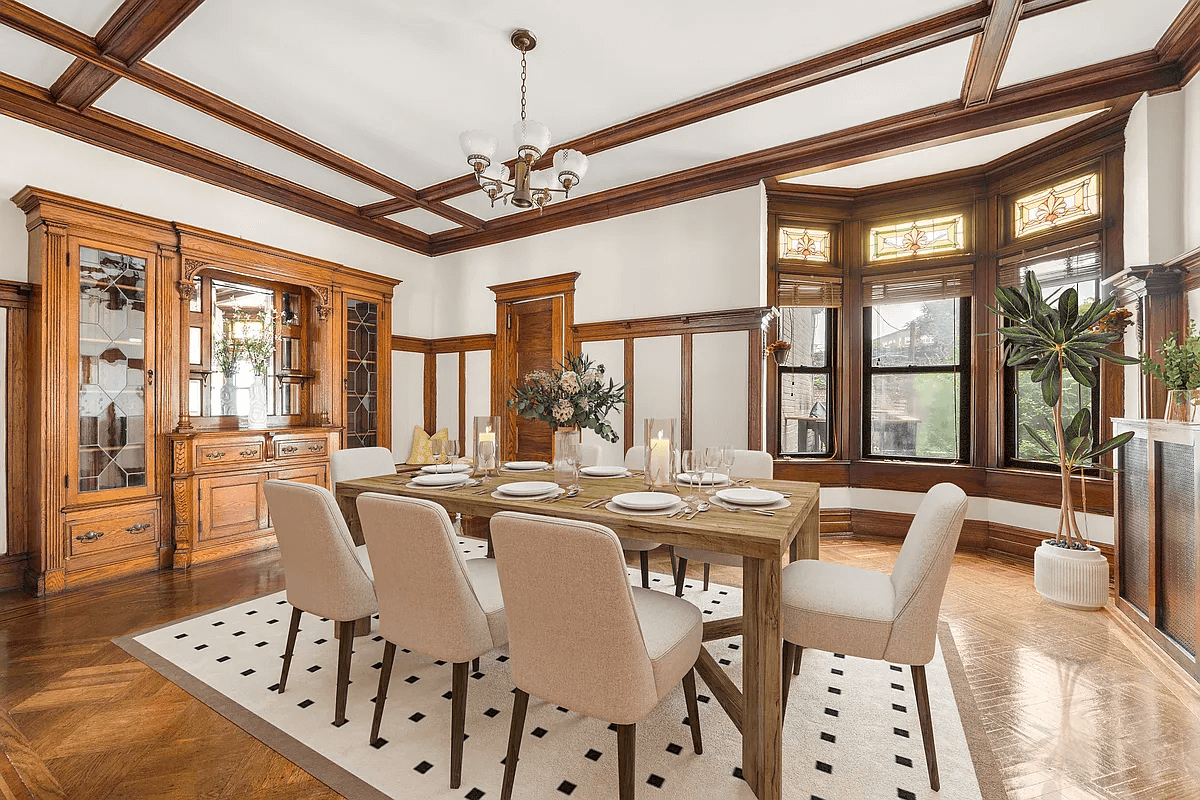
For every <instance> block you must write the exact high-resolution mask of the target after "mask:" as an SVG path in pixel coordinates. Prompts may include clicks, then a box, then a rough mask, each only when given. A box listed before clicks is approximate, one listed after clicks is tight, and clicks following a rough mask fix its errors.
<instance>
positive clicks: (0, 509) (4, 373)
mask: <svg viewBox="0 0 1200 800" xmlns="http://www.w3.org/2000/svg"><path fill="white" fill-rule="evenodd" d="M0 359H3V363H2V364H0V397H7V396H8V309H7V308H3V307H0ZM7 433H8V432H7V431H6V430H5V427H4V426H3V425H0V519H8V470H7V463H6V462H7V454H8V435H7ZM7 552H8V531H7V530H5V526H0V556H2V555H4V554H5V553H7Z"/></svg>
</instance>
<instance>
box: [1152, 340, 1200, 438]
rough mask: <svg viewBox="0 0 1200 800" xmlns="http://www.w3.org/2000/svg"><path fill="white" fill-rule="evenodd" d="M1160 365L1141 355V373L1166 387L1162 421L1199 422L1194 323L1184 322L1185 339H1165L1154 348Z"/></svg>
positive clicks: (1199, 350) (1198, 345)
mask: <svg viewBox="0 0 1200 800" xmlns="http://www.w3.org/2000/svg"><path fill="white" fill-rule="evenodd" d="M1158 355H1159V358H1161V359H1162V362H1161V363H1158V362H1156V361H1153V360H1151V358H1150V355H1149V354H1148V353H1142V371H1143V372H1145V373H1146V374H1147V375H1150V376H1151V377H1153V378H1154V379H1156V380H1157V381H1158V382H1159V383H1161V384H1162V385H1163V386H1165V387H1167V408H1166V412H1165V413H1164V414H1163V419H1166V420H1171V421H1173V422H1200V336H1198V335H1197V334H1196V321H1195V320H1192V319H1189V320H1188V329H1187V336H1184V337H1183V340H1182V341H1180V339H1179V334H1178V333H1173V334H1171V335H1170V336H1168V337H1167V338H1166V339H1165V340H1164V341H1163V343H1162V344H1161V345H1159V347H1158Z"/></svg>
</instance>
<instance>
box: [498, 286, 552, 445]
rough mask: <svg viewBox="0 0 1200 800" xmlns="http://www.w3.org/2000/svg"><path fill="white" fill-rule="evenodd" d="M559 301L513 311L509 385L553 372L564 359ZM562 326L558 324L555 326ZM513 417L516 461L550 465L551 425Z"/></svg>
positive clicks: (512, 413)
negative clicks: (559, 335) (542, 372)
mask: <svg viewBox="0 0 1200 800" xmlns="http://www.w3.org/2000/svg"><path fill="white" fill-rule="evenodd" d="M556 300H559V298H552V297H547V298H544V299H541V300H530V301H528V302H525V303H513V304H512V306H511V307H510V310H509V320H510V322H509V329H508V335H509V343H510V345H511V347H512V349H511V351H510V352H511V353H512V357H511V358H510V359H509V375H508V385H509V386H510V387H512V386H519V385H520V384H521V382H522V381H524V379H525V376H526V375H527V374H528V373H530V372H532V371H533V370H536V369H545V370H550V369H554V367H555V366H556V364H555V360H556V358H561V352H562V348H561V346H559V347H556V346H555V345H556V338H555V332H556V331H560V330H561V327H560V326H561V313H562V312H561V303H560V302H555V301H556ZM556 312H557V313H556ZM556 322H558V324H555V323H556ZM507 411H508V415H509V431H511V432H512V436H511V438H510V439H509V441H510V442H513V443H514V446H513V457H514V458H515V459H517V460H518V461H549V460H550V452H551V449H552V444H553V443H552V441H551V439H552V437H551V434H550V425H549V424H548V423H545V422H539V421H536V420H528V419H525V418H524V417H521V416H519V415H517V413H516V412H515V411H513V410H512V409H511V408H510V409H508V410H507Z"/></svg>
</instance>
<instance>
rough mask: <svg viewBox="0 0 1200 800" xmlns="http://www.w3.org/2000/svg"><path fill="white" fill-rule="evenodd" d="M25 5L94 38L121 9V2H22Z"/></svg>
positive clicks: (111, 0)
mask: <svg viewBox="0 0 1200 800" xmlns="http://www.w3.org/2000/svg"><path fill="white" fill-rule="evenodd" d="M23 2H24V3H25V5H27V6H29V7H30V8H33V9H35V10H37V11H40V12H42V13H43V14H45V15H46V16H47V17H51V18H53V19H56V20H58V21H59V22H61V23H64V24H66V25H70V26H71V27H72V28H74V29H75V30H77V31H83V32H84V33H86V34H87V35H88V36H95V35H96V33H97V32H98V31H99V30H100V29H101V28H102V27H104V23H106V22H108V20H109V18H110V17H111V16H112V15H113V14H114V13H116V10H117V9H118V8H120V7H121V0H23Z"/></svg>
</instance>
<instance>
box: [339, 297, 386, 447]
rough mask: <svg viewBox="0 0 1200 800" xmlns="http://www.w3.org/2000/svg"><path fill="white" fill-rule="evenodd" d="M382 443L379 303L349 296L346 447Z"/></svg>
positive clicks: (347, 302)
mask: <svg viewBox="0 0 1200 800" xmlns="http://www.w3.org/2000/svg"><path fill="white" fill-rule="evenodd" d="M378 444H379V304H378V303H372V302H369V301H366V300H359V299H356V298H353V297H348V298H346V447H347V448H351V447H375V446H376V445H378Z"/></svg>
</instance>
